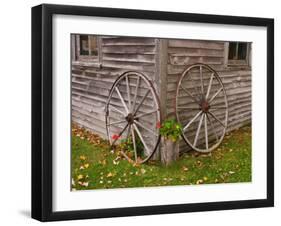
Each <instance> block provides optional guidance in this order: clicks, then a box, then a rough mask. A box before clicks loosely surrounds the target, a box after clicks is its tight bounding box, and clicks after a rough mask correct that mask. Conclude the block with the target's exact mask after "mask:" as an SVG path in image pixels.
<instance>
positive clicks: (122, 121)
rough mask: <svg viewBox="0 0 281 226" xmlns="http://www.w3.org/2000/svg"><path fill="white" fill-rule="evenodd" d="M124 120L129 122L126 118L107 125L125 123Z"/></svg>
mask: <svg viewBox="0 0 281 226" xmlns="http://www.w3.org/2000/svg"><path fill="white" fill-rule="evenodd" d="M124 122H127V121H126V120H120V121H115V122H111V123H108V124H107V125H108V126H111V125H116V124H121V123H124Z"/></svg>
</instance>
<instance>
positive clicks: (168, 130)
mask: <svg viewBox="0 0 281 226" xmlns="http://www.w3.org/2000/svg"><path fill="white" fill-rule="evenodd" d="M181 131H182V126H181V125H180V124H179V123H177V122H176V121H175V120H174V119H170V120H165V121H164V122H163V123H162V125H161V127H160V134H161V136H164V137H165V138H166V139H170V140H172V141H174V142H176V141H177V140H179V139H180V137H181Z"/></svg>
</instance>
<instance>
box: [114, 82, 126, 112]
mask: <svg viewBox="0 0 281 226" xmlns="http://www.w3.org/2000/svg"><path fill="white" fill-rule="evenodd" d="M115 90H116V92H117V94H118V96H119V98H120V100H121V102H122V104H123V106H124V108H125V110H126V112H127V114H129V110H128V107H127V105H126V103H125V101H124V98H123V97H122V95H121V93H120V91H119V89H118V87H117V86H116V87H115Z"/></svg>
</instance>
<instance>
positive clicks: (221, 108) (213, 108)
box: [211, 106, 227, 110]
mask: <svg viewBox="0 0 281 226" xmlns="http://www.w3.org/2000/svg"><path fill="white" fill-rule="evenodd" d="M211 109H212V110H225V109H227V107H213V106H211Z"/></svg>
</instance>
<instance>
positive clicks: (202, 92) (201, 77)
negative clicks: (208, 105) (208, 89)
mask: <svg viewBox="0 0 281 226" xmlns="http://www.w3.org/2000/svg"><path fill="white" fill-rule="evenodd" d="M199 70H200V80H201V94H202V96H204V81H203V72H202V66H200V68H199Z"/></svg>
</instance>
